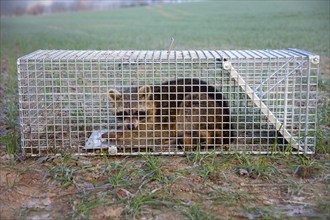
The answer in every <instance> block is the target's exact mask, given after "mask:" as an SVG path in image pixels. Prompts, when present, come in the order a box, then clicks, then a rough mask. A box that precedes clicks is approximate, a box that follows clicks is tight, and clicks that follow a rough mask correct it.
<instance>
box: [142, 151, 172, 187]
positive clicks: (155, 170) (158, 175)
mask: <svg viewBox="0 0 330 220" xmlns="http://www.w3.org/2000/svg"><path fill="white" fill-rule="evenodd" d="M144 158H145V161H144V163H143V166H142V170H143V173H144V176H145V177H147V179H149V180H150V181H151V180H157V181H159V182H166V181H167V178H166V176H165V175H164V172H163V171H162V170H161V163H160V159H159V157H155V156H153V155H149V154H147V155H145V156H144Z"/></svg>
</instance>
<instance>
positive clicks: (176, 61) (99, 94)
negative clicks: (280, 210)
mask: <svg viewBox="0 0 330 220" xmlns="http://www.w3.org/2000/svg"><path fill="white" fill-rule="evenodd" d="M318 72H319V56H318V55H315V54H312V53H309V52H306V51H302V50H298V49H287V50H213V51H210V50H208V51H206V50H198V51H196V50H194V51H67V50H38V51H35V52H33V53H31V54H28V55H26V56H23V57H21V58H19V59H18V60H17V73H18V91H19V115H20V127H21V145H22V149H23V152H24V153H25V154H26V155H30V156H35V155H45V154H56V153H58V152H61V151H63V150H65V151H68V152H72V153H75V154H92V155H93V154H103V153H106V154H110V155H135V154H144V153H148V154H184V153H187V152H195V151H198V152H200V153H210V152H214V153H243V152H245V153H254V154H270V153H278V152H290V153H302V154H312V153H314V152H315V142H316V140H315V136H316V116H317V109H316V107H317V76H318Z"/></svg>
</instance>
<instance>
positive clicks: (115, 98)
mask: <svg viewBox="0 0 330 220" xmlns="http://www.w3.org/2000/svg"><path fill="white" fill-rule="evenodd" d="M109 98H110V99H111V101H113V102H115V101H118V100H121V99H122V98H123V94H121V93H120V92H118V90H115V89H110V90H109Z"/></svg>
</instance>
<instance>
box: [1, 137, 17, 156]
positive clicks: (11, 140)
mask: <svg viewBox="0 0 330 220" xmlns="http://www.w3.org/2000/svg"><path fill="white" fill-rule="evenodd" d="M0 144H1V145H2V144H3V145H6V151H7V154H9V155H13V154H14V153H15V152H16V150H17V149H18V146H19V144H18V137H17V136H16V134H14V133H10V134H6V135H4V136H1V137H0Z"/></svg>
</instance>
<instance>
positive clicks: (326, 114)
mask: <svg viewBox="0 0 330 220" xmlns="http://www.w3.org/2000/svg"><path fill="white" fill-rule="evenodd" d="M317 118H318V120H317V130H316V152H317V153H323V154H325V153H328V154H330V137H329V135H328V133H329V127H328V126H329V125H330V103H329V101H328V100H327V99H325V100H323V102H322V105H320V106H318V117H317Z"/></svg>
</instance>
